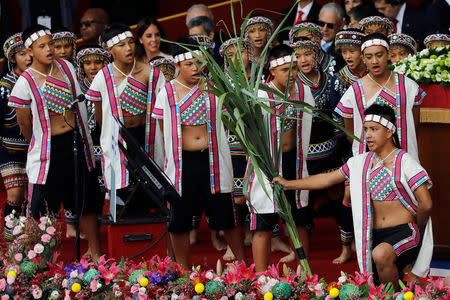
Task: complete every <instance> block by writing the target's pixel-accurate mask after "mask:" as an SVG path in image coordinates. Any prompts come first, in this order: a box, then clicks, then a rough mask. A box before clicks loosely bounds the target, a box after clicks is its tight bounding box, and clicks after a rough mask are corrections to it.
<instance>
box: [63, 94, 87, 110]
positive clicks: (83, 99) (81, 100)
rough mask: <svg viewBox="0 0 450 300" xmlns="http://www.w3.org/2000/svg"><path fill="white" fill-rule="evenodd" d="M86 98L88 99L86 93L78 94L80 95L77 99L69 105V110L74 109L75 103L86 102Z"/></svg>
mask: <svg viewBox="0 0 450 300" xmlns="http://www.w3.org/2000/svg"><path fill="white" fill-rule="evenodd" d="M85 100H86V97H85V96H84V94H80V95H78V97H77V98H76V99H75V101H73V102H72V103H70V104H69V105H67V110H69V109H72V107H74V105H75V104H77V103H81V102H84V101H85Z"/></svg>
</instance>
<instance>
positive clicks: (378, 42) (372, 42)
mask: <svg viewBox="0 0 450 300" xmlns="http://www.w3.org/2000/svg"><path fill="white" fill-rule="evenodd" d="M372 46H383V47H384V48H386V50H388V51H389V44H388V43H387V42H386V41H385V40H382V39H372V40H368V41H365V42H364V43H363V44H362V45H361V52H363V51H364V49H366V48H369V47H372Z"/></svg>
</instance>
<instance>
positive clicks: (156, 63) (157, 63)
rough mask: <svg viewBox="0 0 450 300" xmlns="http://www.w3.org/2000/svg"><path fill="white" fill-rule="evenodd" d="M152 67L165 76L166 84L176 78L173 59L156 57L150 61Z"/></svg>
mask: <svg viewBox="0 0 450 300" xmlns="http://www.w3.org/2000/svg"><path fill="white" fill-rule="evenodd" d="M149 63H150V65H151V66H152V67H154V68H157V69H158V70H159V71H160V72H162V73H163V74H164V78H165V79H166V82H169V81H171V80H173V79H174V78H175V71H176V70H175V64H174V63H173V59H171V58H165V57H163V56H155V57H153V58H152V59H151V60H150V62H149Z"/></svg>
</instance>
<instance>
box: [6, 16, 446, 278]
mask: <svg viewBox="0 0 450 300" xmlns="http://www.w3.org/2000/svg"><path fill="white" fill-rule="evenodd" d="M391 27H392V23H391V22H390V21H389V20H388V19H385V18H381V17H370V18H366V19H363V20H362V21H361V23H360V28H361V29H360V30H358V29H350V30H343V31H341V32H339V33H338V34H337V35H336V41H335V44H336V48H338V49H339V50H340V53H341V54H342V57H343V59H344V60H345V62H346V65H345V66H344V67H343V68H342V69H341V70H335V68H336V62H335V58H334V57H333V56H331V55H329V54H327V53H325V52H324V51H323V50H322V48H321V47H320V40H321V39H322V33H321V30H320V27H319V26H317V25H316V24H313V23H310V22H301V23H299V24H297V25H295V26H294V28H293V29H292V30H291V31H290V33H289V39H290V44H289V45H277V46H274V47H272V48H271V49H270V52H269V55H268V58H267V61H265V62H264V63H263V64H262V66H263V68H264V70H263V72H262V73H263V74H264V75H263V76H264V78H265V80H266V85H267V86H269V87H271V88H272V89H274V90H276V91H279V92H280V93H282V94H285V92H286V90H287V89H289V90H288V91H287V92H288V94H289V95H290V98H289V99H290V100H292V101H294V102H295V101H298V102H305V103H307V104H309V105H311V106H313V107H315V108H316V109H317V110H320V111H321V112H322V113H324V114H326V115H328V116H329V117H330V118H334V119H335V120H336V121H337V122H341V123H342V124H344V125H345V127H346V129H347V130H348V131H349V132H352V133H353V134H354V136H356V137H358V138H359V139H360V140H361V141H357V140H351V139H350V140H349V137H347V136H346V135H345V134H344V133H343V131H340V130H337V129H336V128H335V127H334V126H332V125H331V124H330V123H328V122H326V121H324V120H323V119H321V118H320V117H318V116H317V115H311V114H308V113H306V112H303V111H302V110H300V109H298V108H296V107H295V106H294V105H288V104H283V105H279V104H276V101H274V102H270V107H271V108H272V109H273V111H272V112H271V113H269V112H267V113H265V115H264V117H265V118H266V119H267V123H268V124H270V134H271V136H270V138H271V139H272V141H273V143H272V145H271V151H272V155H275V153H276V151H275V149H274V146H273V145H274V144H277V143H278V142H279V141H280V140H275V139H279V137H280V135H279V133H280V132H283V139H282V153H280V156H281V157H280V158H279V161H280V176H282V177H277V178H275V179H274V182H278V183H280V184H282V186H283V187H284V188H285V190H286V196H287V199H288V201H289V203H290V206H291V213H292V215H293V218H294V220H295V224H296V226H297V229H298V232H299V236H300V239H301V241H302V243H303V247H304V250H305V253H306V256H307V257H308V256H309V252H310V242H309V236H310V233H311V228H312V226H313V218H312V209H311V205H309V198H310V196H311V195H312V194H313V193H311V195H310V193H309V190H322V192H323V193H322V194H324V195H326V197H328V198H330V199H331V200H335V201H342V200H343V204H342V207H341V213H340V215H341V216H340V228H341V238H342V244H343V251H342V254H341V256H340V257H339V258H338V259H337V260H336V262H338V263H341V262H344V261H346V260H348V259H349V258H350V256H351V251H352V250H351V244H352V241H353V240H354V241H355V243H356V252H357V257H358V263H359V267H360V269H361V270H362V271H374V272H375V273H376V274H377V278H378V279H379V281H380V282H393V283H394V285H395V284H397V280H396V279H397V278H399V276H401V274H403V272H409V271H411V269H412V272H413V273H414V274H415V275H417V276H425V275H426V272H427V269H428V268H429V262H430V260H431V252H430V250H429V247H432V236H431V223H430V221H429V216H430V211H431V207H432V201H431V198H430V194H429V192H428V188H429V187H430V186H431V181H430V179H429V177H428V175H427V173H426V171H425V170H424V169H423V168H422V167H421V166H420V163H419V161H418V148H417V140H416V133H415V126H416V124H417V121H418V105H420V103H421V101H422V99H423V96H424V92H423V91H422V90H421V89H420V87H419V86H418V85H417V84H416V83H415V82H414V81H413V80H411V79H409V78H407V77H404V76H403V75H401V74H397V73H394V72H391V71H390V70H389V68H388V61H389V60H390V61H391V62H395V61H396V60H397V59H401V58H404V57H405V55H406V56H407V55H408V54H409V53H413V52H414V51H415V49H416V45H415V42H414V39H409V38H408V36H405V35H404V34H399V35H389V34H390V33H391V31H390V28H391ZM273 29H274V28H273V23H272V21H271V20H270V19H268V18H266V17H263V16H257V17H253V18H250V19H249V20H248V22H247V23H246V27H245V28H244V29H243V30H245V34H244V36H245V38H243V39H241V38H233V39H230V40H227V41H224V43H223V44H222V46H221V47H220V54H221V55H222V57H223V59H224V61H223V63H224V70H225V72H229V68H230V65H229V64H235V65H236V64H240V63H243V66H244V70H245V71H244V72H243V73H245V74H246V75H247V76H250V70H251V65H252V64H255V63H257V61H258V59H260V58H261V54H262V53H263V52H262V49H264V47H265V46H266V44H267V43H268V41H269V39H270V37H271V34H272V32H273ZM388 35H389V37H388ZM75 40H76V37H75V35H74V34H73V33H71V32H69V31H67V30H65V29H64V28H63V29H58V30H55V31H54V32H53V33H52V32H50V30H49V29H47V28H46V27H44V26H41V25H34V26H31V27H29V28H27V29H26V30H25V31H24V32H23V33H18V34H15V35H13V36H12V37H10V38H9V39H8V40H7V41H6V42H5V45H4V52H5V56H6V58H7V59H8V65H9V66H10V72H9V73H7V74H6V75H5V76H4V77H3V79H2V80H1V82H0V97H1V106H0V107H1V120H2V126H1V129H0V130H1V131H0V133H1V147H0V150H1V152H0V171H1V175H2V177H3V182H4V185H5V187H6V190H7V202H6V205H5V209H4V211H5V214H6V215H8V214H10V213H12V212H15V213H16V214H21V213H27V214H28V215H31V216H32V217H34V218H39V217H40V216H42V215H44V214H48V213H54V214H58V213H59V211H60V207H61V203H62V204H63V205H64V209H65V214H66V219H67V222H68V224H67V232H68V234H69V235H74V227H73V220H74V216H76V215H80V216H81V219H82V228H83V231H84V233H86V235H87V239H88V242H89V250H88V253H87V254H88V255H90V256H92V258H94V259H98V258H99V257H100V255H101V251H100V246H99V225H98V220H97V217H98V214H99V213H101V208H102V206H103V199H104V194H102V191H106V192H107V193H109V194H114V195H117V197H120V198H121V199H127V197H128V196H129V195H130V194H131V193H133V195H134V197H135V198H136V199H138V200H139V201H132V202H131V207H129V208H127V209H130V210H132V209H133V208H134V209H137V210H142V205H143V203H144V202H145V200H143V199H145V198H146V197H147V196H146V195H145V193H143V191H139V190H136V191H134V189H135V184H134V183H135V178H133V176H131V174H130V173H129V172H128V170H127V168H126V166H125V162H124V161H125V157H124V154H123V153H122V152H121V151H120V150H119V147H118V143H119V142H120V143H121V142H122V137H121V135H120V134H119V124H118V123H117V121H119V122H120V123H122V124H123V126H125V127H126V128H127V129H128V130H129V131H130V133H131V134H132V135H133V137H134V138H135V139H136V140H137V141H138V142H139V144H140V145H141V147H142V148H143V149H144V151H145V152H146V153H147V154H148V155H150V156H151V157H152V158H153V159H154V160H155V162H156V163H157V164H158V165H159V166H160V167H161V168H162V169H163V170H164V172H165V174H166V175H167V176H168V178H169V179H170V181H171V183H172V184H173V186H174V188H175V189H176V191H177V192H178V193H179V194H180V196H181V200H180V201H179V202H177V203H172V204H171V205H170V222H169V224H168V231H169V234H170V239H169V242H170V243H169V245H170V251H169V252H168V253H169V254H170V255H173V257H174V258H175V260H176V261H177V262H178V263H180V264H181V265H182V266H184V267H186V268H188V267H189V247H190V236H189V234H190V232H191V231H192V230H195V228H196V226H197V225H196V224H198V222H197V221H196V220H198V219H199V217H201V215H202V213H203V212H204V213H205V215H206V216H207V217H208V224H209V227H210V228H211V230H213V231H215V232H223V234H224V237H225V239H226V242H227V244H228V251H227V253H228V258H234V259H237V260H239V261H246V257H245V251H244V236H245V231H246V230H245V228H249V231H250V232H251V235H250V237H251V240H252V241H251V242H252V250H253V260H254V262H255V270H256V271H264V270H265V269H267V266H268V264H269V259H270V252H271V244H273V243H282V242H281V240H280V239H279V238H278V240H277V237H279V235H280V234H281V233H282V232H284V230H283V227H281V228H280V227H279V223H280V220H279V217H278V214H277V207H276V202H275V201H274V199H272V198H271V197H268V196H267V194H266V192H265V190H268V191H271V189H272V184H273V183H271V182H269V181H268V180H263V182H260V180H258V178H257V176H256V175H255V173H254V171H253V167H252V162H251V161H250V160H248V159H247V157H246V155H245V152H244V151H243V150H242V147H241V145H240V144H239V141H238V140H237V139H236V136H235V135H234V134H233V132H231V131H229V130H227V128H224V125H223V123H222V122H221V121H220V119H219V118H218V111H219V110H221V109H222V108H221V107H220V101H219V99H218V97H217V95H214V94H213V93H211V92H210V91H209V90H208V86H207V84H206V82H207V80H208V74H206V72H205V70H203V69H202V68H201V67H200V64H201V63H200V60H199V57H201V56H202V55H203V54H202V53H203V52H202V51H200V49H201V48H205V49H207V50H208V49H210V48H211V46H212V42H211V40H210V39H209V37H208V36H201V35H196V36H191V37H183V38H181V39H179V40H178V42H179V44H175V45H174V46H173V47H172V53H171V54H172V58H170V57H167V56H164V57H163V56H157V57H154V58H152V59H150V61H148V59H147V60H146V61H144V60H139V59H137V58H136V55H135V49H136V45H135V39H134V37H133V34H132V32H131V31H130V28H129V27H128V26H125V25H122V24H113V25H111V26H109V27H108V28H106V29H105V30H104V31H103V33H102V34H101V37H100V40H101V45H85V46H83V47H81V48H80V49H78V51H77V49H76V44H75ZM429 40H430V41H431V42H430V45H431V44H432V43H433V42H437V43H441V44H442V43H449V38H448V36H445V35H441V36H434V37H432V38H430V39H429ZM181 45H182V46H181ZM238 51H241V53H240V55H237V52H238ZM405 53H406V54H405ZM238 56H239V57H240V58H239V59H238ZM230 78H231V76H230ZM235 88H239V87H237V86H236V87H235ZM82 94H83V95H85V97H86V98H87V100H88V101H87V102H81V103H78V104H74V102H75V100H76V99H77V97H79V96H80V95H82ZM259 96H260V97H261V98H267V99H273V100H276V99H277V98H278V96H277V95H275V94H273V93H269V92H265V91H262V90H261V91H260V92H259ZM75 133H79V136H80V137H79V139H78V141H77V142H76V143H77V144H76V148H77V149H79V151H78V152H79V155H78V156H77V157H78V161H74V134H75ZM75 169H77V170H78V172H77V173H78V178H75ZM310 175H311V176H310ZM309 176H310V177H309ZM283 177H284V178H283ZM245 180H248V194H245V193H244V192H243V183H244V181H245ZM344 182H346V184H345V185H344ZM76 183H77V184H76ZM81 186H82V187H85V188H83V189H81V188H80V187H81ZM76 188H78V189H79V192H80V193H81V194H82V197H80V199H83V201H81V202H80V203H78V202H79V201H76V200H75V198H74V194H75V193H74V192H75V189H76ZM269 194H270V193H269ZM111 196H112V195H111ZM133 203H134V204H133ZM133 205H135V207H133ZM75 209H77V210H75ZM4 235H5V238H6V239H8V238H9V239H10V238H11V233H10V232H8V231H7V230H5V232H4ZM272 246H273V245H272ZM284 248H285V249H286V248H287V252H288V253H289V254H288V257H287V258H286V259H292V260H293V259H295V255H296V254H295V253H294V252H293V251H292V250H291V249H290V247H289V246H287V245H284ZM417 257H418V258H417ZM416 258H417V259H416Z"/></svg>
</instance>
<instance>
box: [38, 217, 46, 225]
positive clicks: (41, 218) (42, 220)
mask: <svg viewBox="0 0 450 300" xmlns="http://www.w3.org/2000/svg"><path fill="white" fill-rule="evenodd" d="M39 222H41V224H42V223H44V224H45V223H47V217H40V218H39Z"/></svg>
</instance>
